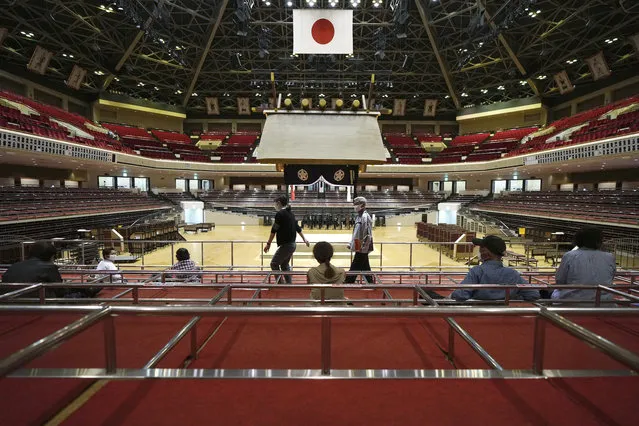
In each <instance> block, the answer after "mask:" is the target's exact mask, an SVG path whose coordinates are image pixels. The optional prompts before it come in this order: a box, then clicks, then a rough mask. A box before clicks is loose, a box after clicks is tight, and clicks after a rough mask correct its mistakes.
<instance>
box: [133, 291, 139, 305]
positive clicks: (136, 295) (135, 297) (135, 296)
mask: <svg viewBox="0 0 639 426" xmlns="http://www.w3.org/2000/svg"><path fill="white" fill-rule="evenodd" d="M131 295H132V296H133V304H134V305H137V304H138V303H140V294H139V292H138V288H137V287H133V290H132V291H131Z"/></svg>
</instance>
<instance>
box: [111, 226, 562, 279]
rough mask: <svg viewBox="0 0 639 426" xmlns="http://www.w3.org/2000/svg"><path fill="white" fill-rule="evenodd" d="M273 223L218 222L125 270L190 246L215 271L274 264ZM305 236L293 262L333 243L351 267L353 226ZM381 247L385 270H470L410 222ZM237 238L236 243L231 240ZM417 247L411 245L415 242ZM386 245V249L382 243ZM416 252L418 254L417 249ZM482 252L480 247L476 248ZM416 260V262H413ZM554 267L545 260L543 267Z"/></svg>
mask: <svg viewBox="0 0 639 426" xmlns="http://www.w3.org/2000/svg"><path fill="white" fill-rule="evenodd" d="M269 233H270V227H268V226H217V227H216V228H215V229H213V230H211V231H209V232H199V233H196V234H194V233H187V234H184V233H183V235H184V237H185V238H186V239H187V241H188V242H184V243H176V244H173V245H172V246H168V247H164V248H160V249H157V250H154V251H153V252H151V253H148V254H146V255H145V256H144V257H143V259H140V260H139V261H138V262H136V263H134V264H130V265H122V268H123V269H126V268H127V267H131V266H134V265H135V266H141V265H144V266H168V265H170V264H173V263H174V262H175V255H174V253H175V251H176V250H177V249H178V248H181V247H184V248H186V249H188V250H189V252H190V254H191V259H193V260H194V261H195V262H196V263H197V264H199V265H203V266H204V267H207V268H210V269H217V267H222V266H230V265H233V266H235V267H236V268H238V269H242V268H246V269H254V268H259V267H261V266H264V267H265V268H266V269H268V268H269V262H270V259H271V256H272V254H273V253H274V251H275V249H276V247H275V243H273V245H272V247H271V251H270V252H269V253H267V254H264V253H262V249H263V247H264V245H263V244H264V243H265V242H266V241H267V240H268V237H269ZM304 234H305V235H306V237H307V239H308V240H309V241H311V247H310V248H307V247H305V246H304V244H303V243H302V242H301V240H299V237H298V249H297V251H296V254H295V256H294V258H293V266H294V267H295V266H298V267H304V268H308V267H310V266H315V265H316V264H317V262H316V261H315V260H314V259H313V257H312V252H311V250H312V247H313V245H312V244H313V243H314V242H318V241H329V242H331V243H332V244H333V247H334V249H335V256H334V259H333V263H334V264H335V265H337V266H341V267H348V266H349V265H350V252H349V251H348V250H347V248H346V244H347V243H348V241H349V240H350V235H351V230H341V231H340V230H336V231H333V230H330V231H327V230H317V229H314V230H305V231H304ZM373 236H374V241H375V250H374V252H373V253H371V254H370V261H371V267H372V268H373V269H379V267H380V266H381V267H382V268H384V269H387V268H388V269H389V270H398V269H404V268H408V266H409V265H412V266H413V267H437V266H439V265H440V264H441V265H442V266H444V267H449V268H455V270H460V269H463V268H467V266H465V265H464V262H461V261H460V262H457V261H455V260H453V259H452V258H450V257H448V256H446V255H443V254H442V255H441V256H440V253H439V251H438V249H437V248H436V247H435V248H432V247H430V246H428V245H427V244H425V243H422V242H420V241H419V240H418V239H417V235H416V229H415V228H414V227H407V226H402V227H399V226H392V227H379V228H375V229H374V231H373ZM229 241H233V244H232V246H233V247H231V243H230V242H229ZM408 243H413V244H412V249H411V244H408ZM382 246H383V247H382ZM510 250H513V251H515V252H518V253H522V254H523V253H524V250H523V248H522V247H518V246H517V245H513V247H512V248H510ZM411 251H412V253H411ZM475 251H477V249H475ZM411 259H412V260H411ZM545 266H550V265H549V264H547V263H544V262H543V260H542V259H539V267H545Z"/></svg>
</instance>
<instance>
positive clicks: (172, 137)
mask: <svg viewBox="0 0 639 426" xmlns="http://www.w3.org/2000/svg"><path fill="white" fill-rule="evenodd" d="M151 133H152V134H153V136H155V137H156V138H158V139H159V140H160V141H162V142H165V143H169V142H178V143H183V144H187V145H190V144H191V138H190V137H188V136H187V135H185V134H184V133H176V132H165V131H162V130H151Z"/></svg>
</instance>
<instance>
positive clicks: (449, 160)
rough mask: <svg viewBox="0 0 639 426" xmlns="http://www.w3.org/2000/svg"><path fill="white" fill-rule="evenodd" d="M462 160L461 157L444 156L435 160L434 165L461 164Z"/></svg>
mask: <svg viewBox="0 0 639 426" xmlns="http://www.w3.org/2000/svg"><path fill="white" fill-rule="evenodd" d="M461 160H462V156H461V155H444V156H440V155H438V156H437V157H434V158H433V161H432V163H433V164H442V163H459V162H461Z"/></svg>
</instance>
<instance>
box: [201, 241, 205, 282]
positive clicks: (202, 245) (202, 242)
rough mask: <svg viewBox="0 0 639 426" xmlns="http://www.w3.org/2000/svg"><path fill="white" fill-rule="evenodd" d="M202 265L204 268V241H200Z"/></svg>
mask: <svg viewBox="0 0 639 426" xmlns="http://www.w3.org/2000/svg"><path fill="white" fill-rule="evenodd" d="M200 265H201V266H202V269H204V241H201V242H200ZM202 281H204V280H202Z"/></svg>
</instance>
